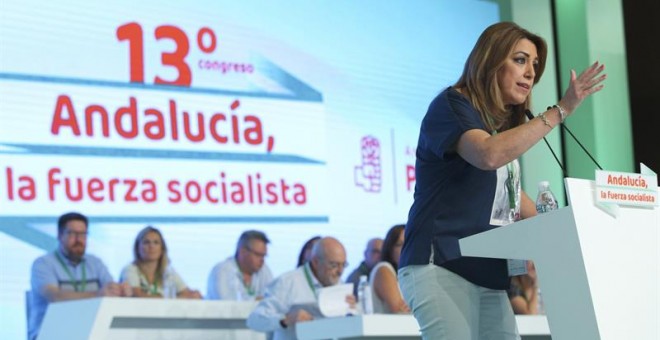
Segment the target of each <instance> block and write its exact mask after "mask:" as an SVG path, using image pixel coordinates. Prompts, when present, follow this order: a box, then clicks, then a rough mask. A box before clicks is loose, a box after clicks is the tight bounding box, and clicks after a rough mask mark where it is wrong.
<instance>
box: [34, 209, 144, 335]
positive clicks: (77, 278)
mask: <svg viewBox="0 0 660 340" xmlns="http://www.w3.org/2000/svg"><path fill="white" fill-rule="evenodd" d="M87 226H88V221H87V217H85V216H84V215H82V214H79V213H75V212H71V213H67V214H64V215H62V216H60V218H59V220H58V221H57V240H58V243H59V247H58V249H57V250H55V251H52V252H50V253H48V254H46V255H44V256H41V257H39V258H37V259H36V260H35V261H34V263H33V264H32V276H31V284H32V292H31V293H30V294H31V295H32V297H31V299H30V316H29V320H28V326H29V330H28V338H29V339H34V338H36V336H37V334H38V333H39V328H40V327H41V322H42V321H43V318H44V315H45V314H46V308H47V307H48V304H49V303H51V302H57V301H65V300H77V299H86V298H91V297H97V296H131V295H132V290H131V288H130V287H129V286H128V285H127V284H118V283H115V282H114V280H113V279H112V276H111V275H110V273H109V272H108V268H106V266H105V265H104V264H103V262H102V261H101V260H100V259H99V258H98V257H96V256H93V255H90V254H85V250H86V248H87Z"/></svg>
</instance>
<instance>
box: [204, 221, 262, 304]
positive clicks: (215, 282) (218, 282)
mask: <svg viewBox="0 0 660 340" xmlns="http://www.w3.org/2000/svg"><path fill="white" fill-rule="evenodd" d="M268 243H270V240H268V237H266V234H264V233H263V232H261V231H258V230H248V231H245V232H243V233H242V234H241V236H240V237H239V239H238V244H237V245H236V253H235V254H234V256H231V257H229V258H227V259H226V260H224V261H223V262H220V263H218V264H217V265H216V266H215V267H213V269H212V270H211V273H210V274H209V279H208V294H207V295H206V298H207V299H210V300H235V301H253V300H261V299H262V298H263V296H264V291H265V290H266V286H267V285H268V284H269V283H270V282H271V281H272V280H273V274H272V273H271V271H270V269H269V268H268V266H267V265H266V264H265V257H266V256H267V255H268Z"/></svg>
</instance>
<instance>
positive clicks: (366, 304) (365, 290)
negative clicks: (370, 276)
mask: <svg viewBox="0 0 660 340" xmlns="http://www.w3.org/2000/svg"><path fill="white" fill-rule="evenodd" d="M357 291H358V302H359V303H360V309H361V310H362V314H364V315H366V314H373V313H374V305H373V301H372V300H371V287H370V286H369V281H367V276H366V275H361V276H360V283H358V289H357Z"/></svg>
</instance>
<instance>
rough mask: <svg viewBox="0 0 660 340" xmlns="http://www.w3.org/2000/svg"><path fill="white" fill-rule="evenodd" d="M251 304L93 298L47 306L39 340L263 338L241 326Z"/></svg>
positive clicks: (253, 305)
mask: <svg viewBox="0 0 660 340" xmlns="http://www.w3.org/2000/svg"><path fill="white" fill-rule="evenodd" d="M255 306H256V302H236V301H209V300H187V299H171V300H168V299H146V298H93V299H85V300H76V301H65V302H57V303H52V304H50V305H49V306H48V310H47V311H46V316H45V318H44V322H43V324H42V325H41V331H40V332H39V337H38V340H49V339H57V340H59V339H69V340H77V339H80V340H82V339H85V340H87V339H103V340H105V339H135V340H137V339H253V340H264V339H266V336H265V333H259V332H254V331H251V330H249V329H248V328H247V326H246V325H245V320H246V319H247V317H248V315H249V314H250V312H252V309H253V308H254V307H255Z"/></svg>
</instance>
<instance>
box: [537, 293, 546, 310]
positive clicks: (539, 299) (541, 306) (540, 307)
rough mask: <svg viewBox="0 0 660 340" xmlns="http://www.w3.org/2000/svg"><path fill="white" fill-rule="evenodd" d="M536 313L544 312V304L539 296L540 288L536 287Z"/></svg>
mask: <svg viewBox="0 0 660 340" xmlns="http://www.w3.org/2000/svg"><path fill="white" fill-rule="evenodd" d="M536 314H545V305H543V298H542V297H541V288H537V289H536Z"/></svg>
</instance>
